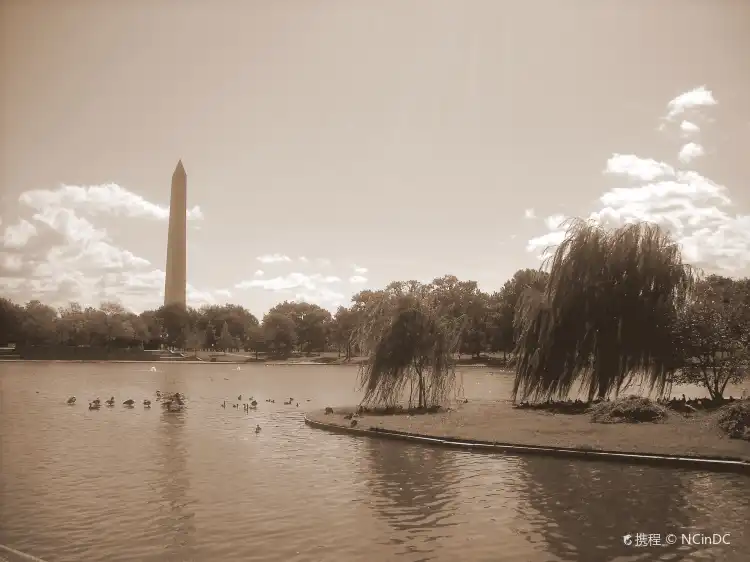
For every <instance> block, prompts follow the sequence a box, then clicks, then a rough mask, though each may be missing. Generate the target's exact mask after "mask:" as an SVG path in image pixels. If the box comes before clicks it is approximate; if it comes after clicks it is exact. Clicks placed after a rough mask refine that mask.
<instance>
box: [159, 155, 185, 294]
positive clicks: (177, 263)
mask: <svg viewBox="0 0 750 562" xmlns="http://www.w3.org/2000/svg"><path fill="white" fill-rule="evenodd" d="M186 286H187V174H186V173H185V168H183V166H182V160H180V161H179V162H177V167H176V168H175V169H174V173H173V174H172V194H171V196H170V199H169V233H168V234H167V275H166V279H165V281H164V306H168V305H170V304H179V305H181V306H183V307H184V306H186V304H187V303H186V298H185V292H186V289H185V288H186Z"/></svg>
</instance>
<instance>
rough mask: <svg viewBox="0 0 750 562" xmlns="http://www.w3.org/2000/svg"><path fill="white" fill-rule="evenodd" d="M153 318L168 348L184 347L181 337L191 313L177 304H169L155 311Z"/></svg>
mask: <svg viewBox="0 0 750 562" xmlns="http://www.w3.org/2000/svg"><path fill="white" fill-rule="evenodd" d="M155 316H156V318H158V319H159V321H160V324H161V326H162V328H163V330H164V343H166V344H167V346H169V347H176V348H182V347H184V342H183V341H182V337H183V334H184V333H185V328H186V327H189V326H190V316H191V311H190V310H188V309H186V308H184V307H183V306H180V305H179V304H170V305H168V306H162V307H160V308H159V309H157V310H156V311H155Z"/></svg>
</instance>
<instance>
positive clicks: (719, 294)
mask: <svg viewBox="0 0 750 562" xmlns="http://www.w3.org/2000/svg"><path fill="white" fill-rule="evenodd" d="M743 301H744V299H743V295H741V294H738V293H737V292H735V291H734V287H733V282H732V280H731V279H728V278H726V277H723V278H722V277H718V276H711V277H709V278H708V279H706V280H705V281H703V282H702V283H700V284H699V286H698V290H697V291H696V297H695V299H694V300H693V302H691V303H690V304H689V305H688V306H687V307H686V308H685V310H684V311H682V313H681V314H679V316H678V318H677V321H676V330H675V336H676V345H677V346H678V347H679V350H680V352H681V357H680V359H681V365H680V369H679V370H677V371H676V372H675V374H674V376H673V379H672V381H673V382H674V383H677V384H695V385H698V386H702V387H703V388H705V389H706V390H707V391H708V393H709V396H710V397H711V399H712V400H720V399H722V398H723V396H724V391H725V390H726V387H727V385H729V384H739V383H740V382H742V381H743V380H744V379H745V377H746V374H747V370H748V367H750V354H748V345H749V344H750V323H749V322H748V320H747V318H748V314H747V310H746V306H747V305H746V304H745V303H744V302H743Z"/></svg>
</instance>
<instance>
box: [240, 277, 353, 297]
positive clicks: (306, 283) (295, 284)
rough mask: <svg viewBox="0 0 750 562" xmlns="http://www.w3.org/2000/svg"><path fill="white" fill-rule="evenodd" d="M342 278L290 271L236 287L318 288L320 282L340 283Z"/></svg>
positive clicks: (273, 289)
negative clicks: (286, 273)
mask: <svg viewBox="0 0 750 562" xmlns="http://www.w3.org/2000/svg"><path fill="white" fill-rule="evenodd" d="M340 281H341V279H340V278H339V277H336V276H334V275H321V274H320V273H315V274H313V275H305V274H304V273H297V272H295V273H290V274H288V275H280V276H278V277H273V278H272V279H253V280H251V281H242V282H240V283H237V284H236V285H235V288H236V289H253V288H258V289H265V290H266V291H274V292H278V291H288V290H290V289H300V288H301V289H308V290H314V289H317V287H318V284H319V283H325V284H329V283H338V282H340Z"/></svg>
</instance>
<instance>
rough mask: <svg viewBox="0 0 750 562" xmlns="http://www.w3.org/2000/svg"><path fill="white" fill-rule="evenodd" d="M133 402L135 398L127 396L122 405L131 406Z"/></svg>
mask: <svg viewBox="0 0 750 562" xmlns="http://www.w3.org/2000/svg"><path fill="white" fill-rule="evenodd" d="M133 404H135V400H133V399H132V398H129V399H127V400H125V402H123V403H122V405H123V406H127V407H128V408H132V407H133Z"/></svg>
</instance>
